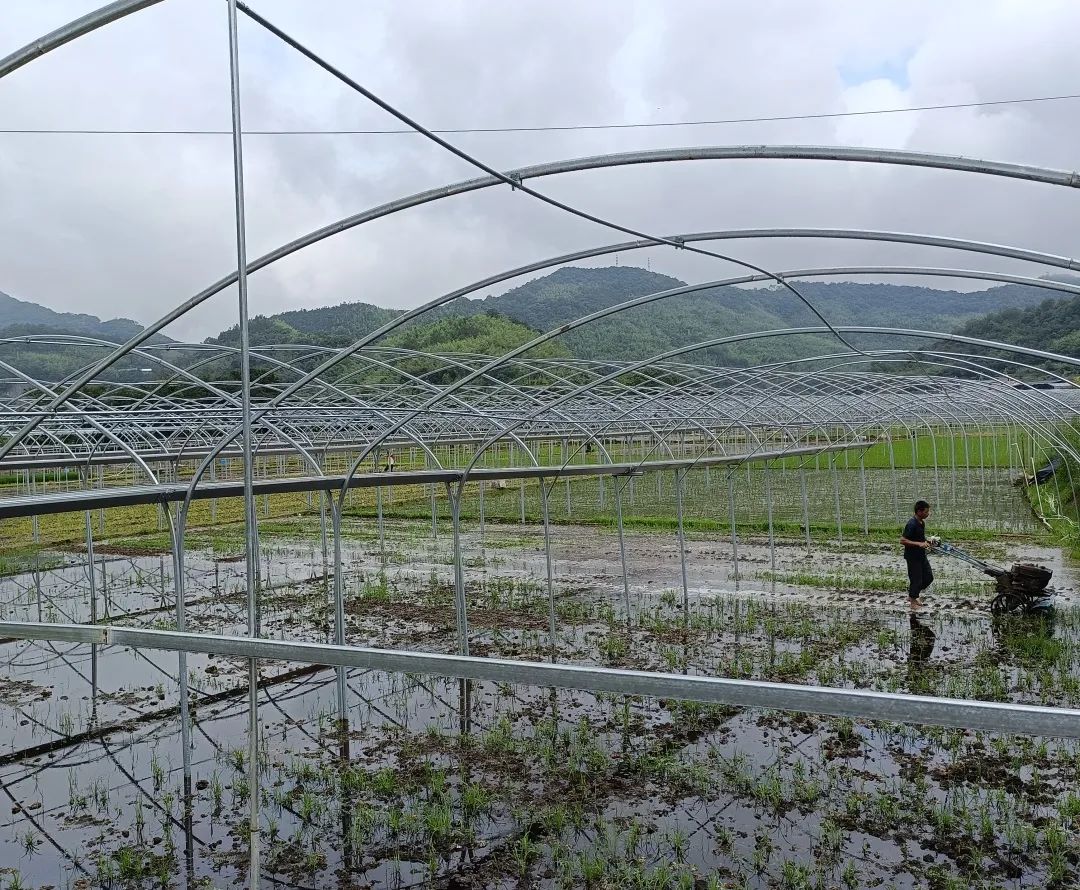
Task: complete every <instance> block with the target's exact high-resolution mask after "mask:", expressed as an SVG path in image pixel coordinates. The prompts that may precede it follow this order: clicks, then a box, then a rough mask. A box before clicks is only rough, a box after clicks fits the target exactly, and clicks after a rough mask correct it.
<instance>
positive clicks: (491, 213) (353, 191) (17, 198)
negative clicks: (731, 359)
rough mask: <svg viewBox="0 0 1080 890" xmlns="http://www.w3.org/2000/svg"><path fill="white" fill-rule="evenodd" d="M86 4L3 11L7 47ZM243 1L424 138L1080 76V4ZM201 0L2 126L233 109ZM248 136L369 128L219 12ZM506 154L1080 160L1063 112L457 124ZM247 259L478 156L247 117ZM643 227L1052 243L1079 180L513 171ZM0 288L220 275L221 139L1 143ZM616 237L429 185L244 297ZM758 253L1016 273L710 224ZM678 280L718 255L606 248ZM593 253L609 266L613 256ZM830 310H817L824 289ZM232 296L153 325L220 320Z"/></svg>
mask: <svg viewBox="0 0 1080 890" xmlns="http://www.w3.org/2000/svg"><path fill="white" fill-rule="evenodd" d="M103 2H104V0H100V2H99V0H2V7H3V9H2V12H0V56H4V55H6V54H7V53H9V52H11V51H13V50H14V49H16V48H18V47H20V46H22V45H23V44H25V43H28V42H29V41H31V40H33V39H34V38H36V37H38V36H40V35H42V34H44V33H46V32H48V31H50V30H52V29H54V28H56V27H58V26H60V25H62V24H64V23H66V22H67V21H69V20H71V19H73V18H75V17H77V16H80V15H82V14H84V13H86V12H88V11H90V10H91V9H93V8H95V7H97V6H99V5H101V4H102V3H103ZM252 6H254V7H255V8H256V9H258V10H259V11H260V12H262V13H263V14H264V15H266V16H267V17H268V18H270V19H271V20H272V21H274V22H275V23H276V24H278V25H279V26H280V27H282V28H284V29H285V30H286V31H288V32H290V33H291V34H292V35H293V36H295V37H296V38H297V39H299V40H301V41H302V42H304V43H306V44H307V45H308V46H309V47H310V48H312V49H313V50H315V51H316V52H318V53H320V54H322V55H323V56H324V57H325V58H327V59H328V60H330V61H331V62H333V63H334V64H336V65H338V66H339V67H341V68H342V69H344V70H345V71H346V72H348V73H349V74H350V75H351V76H353V77H354V78H356V79H357V80H359V81H360V82H362V83H364V84H365V85H366V86H368V87H369V88H370V89H372V90H374V91H375V92H377V93H378V94H380V95H381V96H383V97H384V98H385V99H387V100H388V101H390V102H392V103H394V104H396V105H397V106H399V107H400V108H401V109H402V110H404V111H406V112H407V113H409V114H411V115H412V116H414V117H416V118H417V119H419V120H420V121H421V122H423V123H425V124H427V125H428V126H431V127H436V128H443V127H513V126H543V125H574V124H597V123H647V122H658V121H680V120H701V119H717V118H733V117H735V118H738V117H757V116H767V115H788V114H801V113H809V114H813V113H822V112H835V111H849V110H864V109H876V108H897V107H908V106H915V105H927V104H939V103H958V102H976V101H987V100H997V99H1008V98H1019V97H1028V96H1043V95H1059V94H1063V93H1077V92H1080V54H1078V53H1077V52H1076V50H1075V35H1076V34H1077V33H1080V3H1076V2H1074V0H1061V2H1050V0H1015V2H1004V0H972V2H959V0H953V2H949V3H941V2H937V0H933V2H915V0H898V2H875V3H863V2H854V0H852V2H839V0H828V2H809V0H804V2H795V0H786V2H756V3H729V2H688V0H680V2H677V3H676V2H661V0H655V2H630V0H607V2H595V0H590V2H581V0H575V2H557V0H546V2H511V3H508V2H505V0H501V2H488V3H485V2H479V0H472V2H438V3H436V2H403V0H395V2H382V3H356V2H348V0H309V2H304V3H299V2H296V0H252ZM226 26H227V23H226V18H225V4H224V3H223V2H221V0H165V2H163V3H161V4H159V5H158V6H154V7H151V8H150V9H148V10H145V11H143V12H139V13H136V14H134V15H132V16H129V17H128V18H127V19H124V20H122V21H120V22H118V23H115V24H113V25H110V26H108V27H107V28H105V29H103V30H100V31H97V32H95V33H93V34H91V35H90V36H88V37H84V38H82V39H80V40H78V41H76V42H75V43H72V44H68V45H67V46H64V47H62V48H60V49H59V50H56V51H54V52H53V53H51V54H49V55H47V56H45V57H43V58H41V59H39V60H37V61H35V62H33V63H31V64H30V65H28V66H26V67H24V68H22V69H20V70H18V71H16V72H15V73H14V74H11V75H9V76H8V77H6V78H4V79H2V80H0V121H2V122H3V123H2V126H3V127H4V128H19V127H24V128H77V127H85V128H115V129H170V128H173V129H175V128H180V129H188V128H207V129H221V128H227V127H228V126H229V95H228V56H227V52H228V46H227V31H226ZM240 50H241V68H242V101H243V114H244V125H245V127H246V128H250V129H271V128H279V129H280V128H308V129H311V128H327V129H341V128H346V129H364V128H388V127H394V126H397V124H396V122H394V121H393V120H392V119H390V118H389V117H388V116H387V115H385V114H384V113H382V112H380V111H378V110H377V109H374V108H372V107H371V106H370V105H369V104H368V103H367V102H366V101H365V100H364V99H363V98H362V97H360V96H358V95H356V94H354V93H352V92H350V91H348V90H347V89H346V88H345V87H343V86H341V85H340V84H339V83H337V82H336V81H334V80H333V79H331V78H330V76H329V75H327V74H325V73H324V72H322V71H320V70H319V69H317V68H315V67H314V66H313V65H312V64H311V63H310V62H309V61H307V60H306V59H304V58H302V57H300V56H298V55H297V54H296V53H295V52H293V51H292V50H290V49H289V48H288V47H286V46H284V45H283V44H281V43H280V42H279V41H277V40H276V38H274V37H273V36H271V35H270V34H268V33H266V32H264V31H263V30H262V29H260V28H259V27H258V26H257V25H255V24H253V23H252V22H250V21H247V20H246V19H244V18H243V17H242V16H241V21H240ZM451 138H452V139H454V140H455V141H456V142H457V143H458V144H459V145H461V146H462V147H463V148H465V149H467V150H468V151H470V152H472V153H473V154H475V155H477V156H479V157H480V158H482V159H483V160H485V161H487V162H488V163H490V164H492V165H494V166H497V167H500V168H511V167H515V166H522V165H526V164H531V163H537V162H540V161H547V160H556V159H561V158H570V157H575V156H579V155H588V154H595V153H603V152H614V151H626V150H631V149H637V148H655V147H667V146H685V145H721V144H743V143H761V142H767V143H812V144H843V145H870V146H879V147H890V148H911V149H919V150H927V151H939V152H944V153H952V154H967V155H975V156H979V157H984V158H990V159H994V160H1003V161H1012V162H1021V163H1031V164H1040V165H1045V166H1051V167H1058V168H1067V169H1075V168H1077V167H1078V166H1080V164H1078V163H1077V155H1076V146H1077V145H1078V144H1080V101H1077V100H1074V101H1061V102H1046V103H1041V104H1032V105H1014V106H1002V107H998V108H982V109H961V110H949V111H928V112H920V113H913V114H903V115H886V116H866V117H858V118H847V119H832V120H808V121H786V122H774V123H756V124H736V125H723V126H703V127H670V128H655V129H622V130H606V131H572V132H566V131H563V132H555V133H530V134H520V133H519V134H471V135H460V136H454V137H451ZM244 150H245V160H246V167H247V169H246V182H247V198H248V204H247V208H248V215H247V219H248V241H249V244H248V252H249V256H251V257H256V256H259V255H260V254H262V253H264V252H266V251H268V250H271V249H273V248H274V247H276V246H278V245H279V244H281V243H283V242H285V241H288V240H291V239H293V238H295V237H297V236H299V235H302V234H304V233H306V232H308V231H309V230H311V229H313V228H316V227H319V226H322V225H325V224H327V223H329V222H332V221H334V220H336V219H339V218H341V217H344V216H347V215H349V214H352V213H355V212H357V211H359V210H362V209H364V208H366V207H369V206H371V205H374V204H378V203H381V202H383V201H386V200H389V199H391V198H394V197H399V196H402V195H406V194H410V193H412V192H415V191H419V190H421V189H425V188H429V187H431V186H435V185H439V184H443V183H448V182H452V181H456V180H459V179H463V178H468V177H471V176H473V175H475V171H474V170H472V169H471V168H470V167H468V166H467V165H466V164H464V163H463V162H461V161H460V160H458V159H456V158H453V157H450V156H448V155H446V154H445V153H444V152H443V151H442V150H440V149H438V148H437V147H435V146H432V145H430V144H427V143H425V142H424V141H423V140H422V139H421V138H419V137H416V136H403V135H363V136H358V135H348V136H327V135H316V136H255V135H252V136H248V137H246V139H245V145H244ZM532 184H533V185H534V186H535V187H536V188H538V189H540V190H541V191H544V192H546V193H548V194H551V195H553V196H555V197H558V198H560V199H561V200H564V201H567V202H570V203H573V204H575V205H578V206H581V207H582V208H585V209H587V210H589V211H591V212H593V213H597V214H601V215H605V216H607V217H610V218H613V219H616V220H619V221H620V222H623V223H624V224H627V225H630V226H634V227H637V228H640V229H644V230H647V231H650V232H655V233H668V232H680V231H681V232H692V231H701V230H709V229H726V228H746V227H761V226H815V227H818V226H820V227H852V228H860V227H861V228H888V229H899V230H922V231H926V232H931V233H933V234H939V235H951V236H960V237H969V238H976V239H980V240H987V241H995V242H1001V243H1008V244H1015V245H1020V246H1025V247H1031V248H1036V249H1042V250H1047V251H1050V252H1056V253H1063V254H1069V255H1074V256H1075V255H1078V254H1080V249H1078V248H1077V246H1076V232H1077V230H1078V229H1077V219H1078V214H1080V194H1078V193H1077V192H1076V191H1075V190H1068V189H1062V188H1054V187H1051V186H1041V185H1034V184H1025V183H1020V182H1016V181H1006V180H999V179H993V178H990V177H981V176H972V175H964V174H955V173H945V172H934V171H920V170H913V169H886V168H880V167H876V166H868V165H841V164H823V163H819V162H787V161H726V162H693V163H688V164H681V165H671V164H667V165H653V166H650V167H632V168H626V169H620V170H613V171H595V172H591V173H585V174H574V175H570V176H563V177H555V178H546V179H542V180H534V181H533V183H532ZM0 198H2V200H0V290H2V291H4V292H7V293H9V294H11V295H12V296H15V297H18V298H20V299H25V300H32V301H34V302H38V303H42V304H44V305H47V306H50V307H52V308H54V309H57V310H61V311H77V312H90V313H93V314H96V315H100V316H102V317H103V318H108V317H114V316H126V317H129V318H134V319H136V320H137V321H139V322H142V323H144V324H145V323H148V322H150V321H153V320H154V319H156V318H158V317H159V316H161V315H163V314H164V313H165V312H166V311H167V310H168V309H169V308H170V307H171V306H173V305H175V304H176V303H178V302H180V301H182V300H184V299H186V298H187V297H189V296H191V295H192V294H194V293H195V292H197V291H198V290H200V289H202V288H203V287H205V286H206V285H207V284H209V283H210V282H212V281H214V280H216V279H218V278H220V277H221V276H222V275H224V274H226V273H228V272H230V271H232V270H234V269H235V267H236V260H235V241H234V230H233V225H234V223H233V204H232V202H233V195H232V166H231V147H230V141H229V138H228V137H227V136H220V135H190V136H175V135H171V136H164V135H120V136H85V135H84V136H72V135H25V134H0ZM617 240H622V236H620V235H618V234H617V233H610V232H606V231H605V230H603V229H601V228H599V227H597V226H595V225H592V224H589V223H586V222H583V221H580V220H576V219H573V218H568V217H566V216H565V215H563V214H561V213H559V212H558V211H556V210H554V209H552V208H549V207H545V206H543V205H540V204H538V202H534V201H533V200H532V199H530V198H528V197H526V196H523V195H521V194H520V193H511V192H510V191H509V190H507V189H502V188H500V189H490V190H488V191H486V192H483V193H480V194H473V195H468V196H464V197H457V198H452V199H449V200H447V201H442V202H439V203H438V204H436V205H433V206H428V207H424V208H420V209H416V210H411V211H408V212H406V213H403V214H399V215H397V216H395V217H391V218H389V219H385V220H381V221H378V222H375V223H372V224H369V225H366V226H362V227H360V228H357V229H353V230H351V231H349V232H347V233H345V234H343V235H340V236H337V237H335V238H332V239H329V240H328V241H325V242H323V243H321V244H320V245H318V246H315V247H312V248H309V249H307V250H305V251H302V252H301V253H299V254H297V255H294V256H293V257H290V258H289V259H287V260H284V261H282V262H280V263H278V264H277V265H275V266H273V267H271V268H269V269H266V270H264V271H260V272H258V273H257V274H256V275H254V276H253V277H252V279H251V303H252V314H269V313H273V312H277V311H281V310H283V309H287V308H300V307H315V306H325V305H333V304H336V303H340V302H343V301H347V300H365V301H368V302H371V303H376V304H378V305H382V306H395V307H409V306H415V305H417V304H419V303H421V302H425V301H427V300H429V299H431V298H432V297H434V296H437V295H439V294H441V293H444V292H446V291H448V290H451V289H453V288H455V287H458V286H460V285H462V284H466V283H468V282H471V281H473V280H475V279H478V278H481V277H483V276H485V275H488V274H491V273H493V272H496V271H500V270H502V269H506V268H509V267H512V266H516V265H519V264H522V263H526V262H531V261H534V260H537V259H540V258H543V257H547V256H550V255H554V254H558V253H563V252H567V251H570V250H575V249H579V248H582V247H589V246H595V245H601V244H605V243H608V242H611V241H617ZM724 249H726V250H727V251H728V252H729V253H733V254H737V255H739V256H742V257H745V258H747V259H750V260H753V261H756V262H759V263H765V264H768V265H770V266H771V267H772V268H775V269H784V268H795V267H799V266H807V265H815V266H821V265H838V264H843V263H870V262H886V263H908V262H921V263H923V264H928V265H944V266H965V265H966V266H969V267H972V266H980V267H982V268H998V269H1009V270H1012V271H1017V272H1020V273H1022V274H1039V273H1040V272H1041V271H1045V270H1041V269H1039V268H1038V267H1032V266H1023V265H1020V264H1015V263H1013V264H1002V263H992V262H990V261H979V260H977V259H975V258H974V257H972V256H965V255H957V254H952V255H950V254H948V253H942V252H940V251H930V250H926V249H915V248H908V249H903V248H899V247H896V246H881V245H879V246H861V245H852V244H830V243H825V242H803V243H801V244H791V243H786V244H781V243H778V242H775V241H769V242H756V243H751V242H739V243H737V244H736V243H734V242H729V243H727V244H726V245H725V246H724ZM646 261H648V262H650V263H651V267H652V269H653V270H655V271H662V272H666V273H668V274H672V275H676V276H678V277H681V278H685V279H687V280H691V281H703V280H711V279H714V278H720V277H724V276H725V275H730V274H737V273H736V272H735V271H734V270H733V269H732V267H731V266H729V265H726V264H724V263H721V262H718V261H715V260H705V259H700V258H692V257H688V256H687V255H686V254H685V253H676V252H675V251H672V250H670V249H666V248H656V249H652V250H649V251H642V252H639V253H638V254H637V255H635V256H634V257H629V256H624V257H622V258H620V262H623V263H631V262H633V263H636V264H640V265H645V263H646ZM608 263H610V260H605V261H602V263H601V264H608ZM823 308H825V309H826V310H827V307H823ZM235 313H236V303H235V292H234V291H227V292H225V293H223V294H222V295H220V296H218V297H216V298H215V299H214V300H213V301H212V303H211V304H210V305H209V306H208V307H206V308H205V309H204V310H202V311H200V312H198V313H195V314H192V315H191V316H190V317H188V318H186V319H184V320H183V321H181V322H178V323H176V324H174V325H173V326H172V327H171V328H169V329H168V330H167V331H166V333H168V334H170V335H171V336H173V337H175V338H178V339H184V338H199V339H201V338H202V337H205V336H207V335H211V334H214V333H216V332H217V331H219V330H221V329H222V328H224V327H227V326H228V325H229V324H232V323H234V322H235Z"/></svg>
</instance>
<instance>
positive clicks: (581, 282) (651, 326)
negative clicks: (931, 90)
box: [0, 266, 1080, 380]
mask: <svg viewBox="0 0 1080 890" xmlns="http://www.w3.org/2000/svg"><path fill="white" fill-rule="evenodd" d="M681 286H683V282H681V281H679V280H678V279H676V278H671V277H669V276H666V275H661V274H658V273H656V272H651V271H647V270H645V269H640V268H637V267H633V266H612V267H607V268H598V269H583V268H576V267H567V268H563V269H558V270H556V271H554V272H551V273H550V274H548V275H543V276H540V277H537V278H534V279H532V280H531V281H527V282H525V283H524V284H521V285H519V286H517V287H514V288H511V289H509V290H507V291H505V292H503V293H500V294H496V295H493V296H490V297H487V298H486V299H476V300H469V299H460V300H457V301H455V302H454V303H451V304H449V305H447V306H444V307H441V308H440V309H439V310H437V311H435V312H432V313H429V314H427V315H425V316H422V317H421V318H420V319H414V320H410V321H409V322H407V323H406V324H404V325H403V326H402V327H401V328H399V329H397V330H395V331H393V332H392V333H391V334H390V335H389V336H388V337H385V338H383V339H381V340H379V341H378V342H379V345H382V346H387V347H394V346H401V347H406V348H409V349H415V350H421V351H425V352H432V353H436V352H441V353H462V352H471V353H481V354H488V355H500V354H502V353H504V352H506V351H507V350H509V349H512V348H514V347H515V346H518V345H520V344H522V343H525V342H527V341H528V340H530V339H532V338H533V337H535V336H536V335H537V333H538V332H540V331H549V330H552V329H555V328H558V327H559V326H561V325H565V324H568V323H570V322H572V321H574V320H576V319H578V318H580V317H582V316H584V315H588V314H590V313H595V312H599V311H601V310H603V309H607V308H609V307H613V306H615V305H617V304H619V303H622V302H625V301H627V300H630V299H633V298H634V297H638V296H642V295H645V294H651V293H655V292H657V291H664V290H670V289H673V288H677V287H681ZM796 287H797V288H798V289H799V291H800V292H801V293H802V294H804V295H805V296H806V298H807V299H809V300H810V301H811V302H813V304H814V305H815V306H817V308H818V309H819V310H820V311H821V312H822V314H824V315H825V316H826V317H827V318H828V319H830V321H832V322H833V323H835V324H854V325H872V326H880V327H885V328H890V329H895V328H901V327H903V328H917V329H922V330H932V331H933V330H937V331H951V330H955V329H956V328H957V327H958V326H962V328H961V329H962V330H963V331H964V332H966V333H970V334H972V335H974V336H982V337H987V338H991V339H1002V340H1010V341H1012V342H1017V343H1020V344H1023V345H1034V346H1038V347H1040V348H1044V349H1049V350H1052V351H1060V352H1065V353H1068V354H1080V333H1078V332H1080V300H1074V299H1071V298H1067V299H1057V298H1051V299H1049V300H1047V295H1048V294H1052V292H1051V291H1047V290H1044V289H1039V288H1029V287H1019V286H1014V285H1007V286H1003V287H991V288H987V289H984V290H979V291H974V292H970V293H962V292H958V291H949V290H941V289H936V288H926V287H912V286H902V285H890V284H876V283H874V284H866V283H851V282H820V281H804V282H798V283H797V284H796ZM995 310H1004V311H1002V312H998V313H997V314H991V315H987V313H994V312H995ZM400 314H401V312H400V310H396V309H385V308H381V307H379V306H374V305H371V304H369V303H359V302H356V303H342V304H341V305H339V306H332V307H328V308H321V309H299V310H292V311H289V312H282V313H279V314H277V315H272V316H269V317H266V316H258V317H256V318H253V319H252V321H251V328H250V331H251V342H252V344H253V345H261V344H271V343H281V344H307V345H314V346H324V347H341V346H346V345H348V344H350V343H353V342H355V341H356V340H357V339H358V338H360V337H362V336H363V335H364V334H366V333H369V332H371V331H373V330H375V329H376V328H378V327H380V326H382V325H384V324H385V323H386V322H388V321H390V320H391V319H394V318H396V317H397V316H399V315H400ZM819 325H820V321H819V320H818V319H817V318H816V317H815V316H814V314H813V313H812V312H811V311H810V310H809V309H808V308H807V307H806V305H805V304H804V303H803V302H802V301H801V300H800V299H799V298H798V297H796V296H795V295H793V294H792V293H790V292H789V291H787V290H785V289H783V288H781V287H778V286H773V287H757V288H738V287H724V288H714V289H711V290H708V291H703V292H700V293H695V294H691V295H688V296H680V297H672V298H669V299H664V300H659V301H652V302H649V303H647V304H645V305H642V306H640V307H637V308H634V309H630V310H625V311H622V312H618V313H616V314H613V315H611V316H608V317H605V318H602V319H600V320H597V321H595V322H592V323H590V324H587V325H584V326H581V327H579V328H575V329H573V330H570V331H567V332H565V333H563V334H561V335H560V336H559V337H558V338H556V339H555V340H553V341H551V342H549V343H548V344H546V345H545V346H544V347H543V348H542V349H540V350H534V351H532V352H530V353H529V357H533V358H539V357H545V356H556V355H572V356H577V357H581V358H590V359H623V360H627V359H640V358H644V357H649V356H654V355H660V354H663V353H667V352H678V354H679V355H684V354H685V356H686V360H688V361H694V362H705V363H710V364H734V365H739V364H744V365H745V364H752V363H756V362H761V361H770V360H774V359H786V358H796V357H798V356H800V355H809V354H811V353H815V352H820V351H822V350H826V351H828V350H831V349H833V348H835V347H836V346H837V344H836V341H835V339H834V338H832V337H829V336H825V335H820V334H819V335H803V336H801V337H783V338H778V337H771V338H770V337H762V338H756V339H753V340H751V341H747V342H745V343H740V344H737V345H735V344H730V343H728V344H718V345H715V346H713V347H711V348H709V349H707V350H698V351H696V352H694V353H682V352H679V350H680V349H681V348H683V347H686V346H689V345H692V344H696V343H701V342H706V341H715V340H721V339H723V338H730V337H732V336H734V335H738V334H743V333H747V332H751V331H769V330H775V329H782V328H788V327H794V326H806V327H818V326H819ZM139 330H141V328H140V326H139V325H138V324H137V323H136V322H134V321H130V320H128V319H113V320H111V321H101V320H100V319H99V318H97V317H96V316H93V315H83V314H76V313H61V312H54V311H53V310H51V309H48V308H46V307H44V306H39V305H37V304H35V303H29V302H25V301H22V300H16V299H14V298H13V297H9V296H8V295H6V294H0V337H5V336H7V337H19V336H24V335H26V334H37V333H69V334H79V335H82V336H88V337H95V338H99V339H102V340H109V341H112V342H122V341H124V340H127V339H129V338H130V337H131V336H132V335H134V334H135V333H136V332H137V331H139ZM154 339H155V341H156V342H160V341H162V340H166V339H167V338H164V337H161V336H160V335H159V336H158V337H155V338H154ZM209 342H217V343H222V344H226V345H231V346H238V345H239V332H238V329H237V328H236V327H235V326H233V327H232V328H230V329H229V330H226V331H224V332H222V333H221V334H220V335H219V336H218V337H216V338H211V339H210V341H209ZM858 342H860V343H863V344H865V345H876V344H878V343H881V342H884V341H883V340H882V339H881V338H877V339H875V338H870V337H866V336H862V337H861V338H859V339H858ZM893 342H894V343H895V341H893ZM96 357H97V356H96V354H95V351H94V350H92V349H87V348H82V347H80V348H74V347H65V346H56V345H51V344H50V345H45V344H27V343H15V344H10V343H9V344H7V345H6V346H4V348H3V353H2V355H0V358H3V360H4V361H8V362H11V363H12V364H14V365H15V366H17V367H19V368H20V369H22V370H23V371H25V372H26V373H29V374H31V375H33V376H35V377H39V378H41V379H44V380H57V379H60V378H62V377H64V376H65V375H67V374H70V373H71V372H72V371H73V370H76V369H78V368H81V367H83V366H85V365H86V364H87V363H88V361H90V360H93V359H94V358H96ZM201 357H202V356H201V355H200V354H194V353H193V354H191V355H186V354H184V353H178V352H173V353H170V356H169V358H170V360H171V361H174V362H180V363H182V362H184V361H187V360H198V359H200V358H201ZM141 364H145V362H142V361H140V360H138V359H132V360H131V361H128V362H126V363H124V364H123V365H122V366H121V367H120V368H118V372H117V373H118V374H120V375H125V374H127V375H130V374H136V375H137V373H139V372H137V370H136V369H137V367H138V366H139V365H141ZM233 364H235V362H233ZM227 365H228V361H227V360H226V361H222V362H218V363H216V364H214V365H211V366H208V367H207V370H206V373H208V374H210V375H212V376H219V375H225V376H228V375H229V374H230V373H231V372H230V370H229V368H228V367H227ZM355 367H357V366H355V365H352V364H346V365H343V366H342V370H344V371H348V370H350V369H352V368H355ZM403 367H405V368H406V369H407V370H408V371H409V373H413V374H417V375H419V374H423V373H427V372H429V371H431V370H432V369H433V368H434V367H436V363H425V362H424V361H422V360H418V359H409V360H408V361H407V363H406V364H405V365H404V366H403ZM234 370H235V369H234ZM380 373H381V372H380ZM387 373H389V372H387ZM440 376H441V377H448V376H453V373H452V372H449V371H444V372H440Z"/></svg>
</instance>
